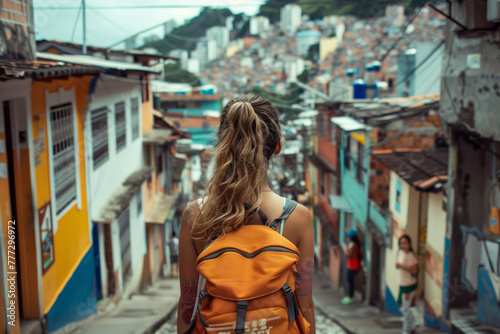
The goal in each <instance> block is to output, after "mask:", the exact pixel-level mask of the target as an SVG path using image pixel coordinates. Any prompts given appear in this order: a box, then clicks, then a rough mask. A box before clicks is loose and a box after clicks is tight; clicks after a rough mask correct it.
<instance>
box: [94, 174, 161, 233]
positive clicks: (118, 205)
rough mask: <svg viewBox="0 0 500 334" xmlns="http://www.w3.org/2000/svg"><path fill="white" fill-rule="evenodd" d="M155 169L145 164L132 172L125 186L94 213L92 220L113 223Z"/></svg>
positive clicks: (124, 183)
mask: <svg viewBox="0 0 500 334" xmlns="http://www.w3.org/2000/svg"><path fill="white" fill-rule="evenodd" d="M153 171H154V168H153V167H147V166H145V167H141V168H139V169H137V170H136V171H135V172H133V173H132V174H130V176H129V177H127V179H126V180H125V182H123V186H121V187H120V188H119V189H118V190H116V191H115V193H114V194H113V195H111V197H110V198H109V200H108V201H107V203H106V204H105V205H104V206H103V207H102V208H101V209H100V210H99V213H97V214H96V215H93V217H92V220H93V221H94V222H96V223H105V224H111V223H112V222H113V221H114V220H115V219H116V218H118V216H119V215H120V214H121V213H122V212H123V210H125V208H126V207H127V206H128V205H129V204H130V200H131V199H132V197H134V196H135V195H136V194H137V192H138V191H139V189H140V187H141V186H142V183H143V182H144V181H146V180H147V179H148V178H149V177H150V176H151V173H152V172H153Z"/></svg>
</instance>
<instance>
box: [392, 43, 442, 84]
mask: <svg viewBox="0 0 500 334" xmlns="http://www.w3.org/2000/svg"><path fill="white" fill-rule="evenodd" d="M443 45H444V40H443V41H441V43H439V44H438V45H436V47H435V48H434V49H433V50H432V51H431V52H430V53H429V54H428V55H427V57H425V58H424V59H423V60H422V61H421V62H420V63H419V64H418V65H416V66H415V67H414V68H413V69H412V70H411V71H410V72H408V74H407V75H406V76H405V77H404V78H403V79H401V80H399V79H398V83H397V84H396V85H395V86H394V88H396V87H398V86H399V85H401V84H402V83H403V82H405V81H406V80H407V79H408V78H409V77H410V76H411V75H412V74H413V73H415V72H416V71H417V70H418V69H419V68H420V67H422V65H424V64H425V63H426V62H427V61H428V60H429V59H430V58H431V57H432V56H433V55H434V54H435V53H436V52H437V50H439V49H440V48H441V46H443Z"/></svg>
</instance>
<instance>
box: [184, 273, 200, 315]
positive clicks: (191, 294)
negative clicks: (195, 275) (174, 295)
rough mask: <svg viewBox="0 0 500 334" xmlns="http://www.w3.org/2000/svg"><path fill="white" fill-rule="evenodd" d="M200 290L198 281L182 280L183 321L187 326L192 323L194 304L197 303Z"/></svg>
mask: <svg viewBox="0 0 500 334" xmlns="http://www.w3.org/2000/svg"><path fill="white" fill-rule="evenodd" d="M197 290H198V280H197V279H182V280H181V298H180V301H181V303H180V304H181V307H182V314H181V316H182V321H183V322H184V323H185V324H189V323H190V322H191V316H192V315H193V312H194V306H195V305H194V304H195V302H196V292H197Z"/></svg>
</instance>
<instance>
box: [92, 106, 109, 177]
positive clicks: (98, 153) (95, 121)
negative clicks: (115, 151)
mask: <svg viewBox="0 0 500 334" xmlns="http://www.w3.org/2000/svg"><path fill="white" fill-rule="evenodd" d="M91 117H92V158H93V161H94V170H96V169H97V168H99V166H101V165H103V164H104V163H105V162H106V161H108V159H109V145H108V109H107V108H100V109H97V110H92V112H91Z"/></svg>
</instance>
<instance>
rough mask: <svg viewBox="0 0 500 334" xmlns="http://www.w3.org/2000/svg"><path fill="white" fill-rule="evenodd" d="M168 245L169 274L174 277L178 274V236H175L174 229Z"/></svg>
mask: <svg viewBox="0 0 500 334" xmlns="http://www.w3.org/2000/svg"><path fill="white" fill-rule="evenodd" d="M168 247H169V248H170V276H171V277H174V278H175V277H177V276H178V275H179V273H178V266H179V238H177V234H176V233H175V231H174V232H172V237H171V238H170V241H169V242H168Z"/></svg>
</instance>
